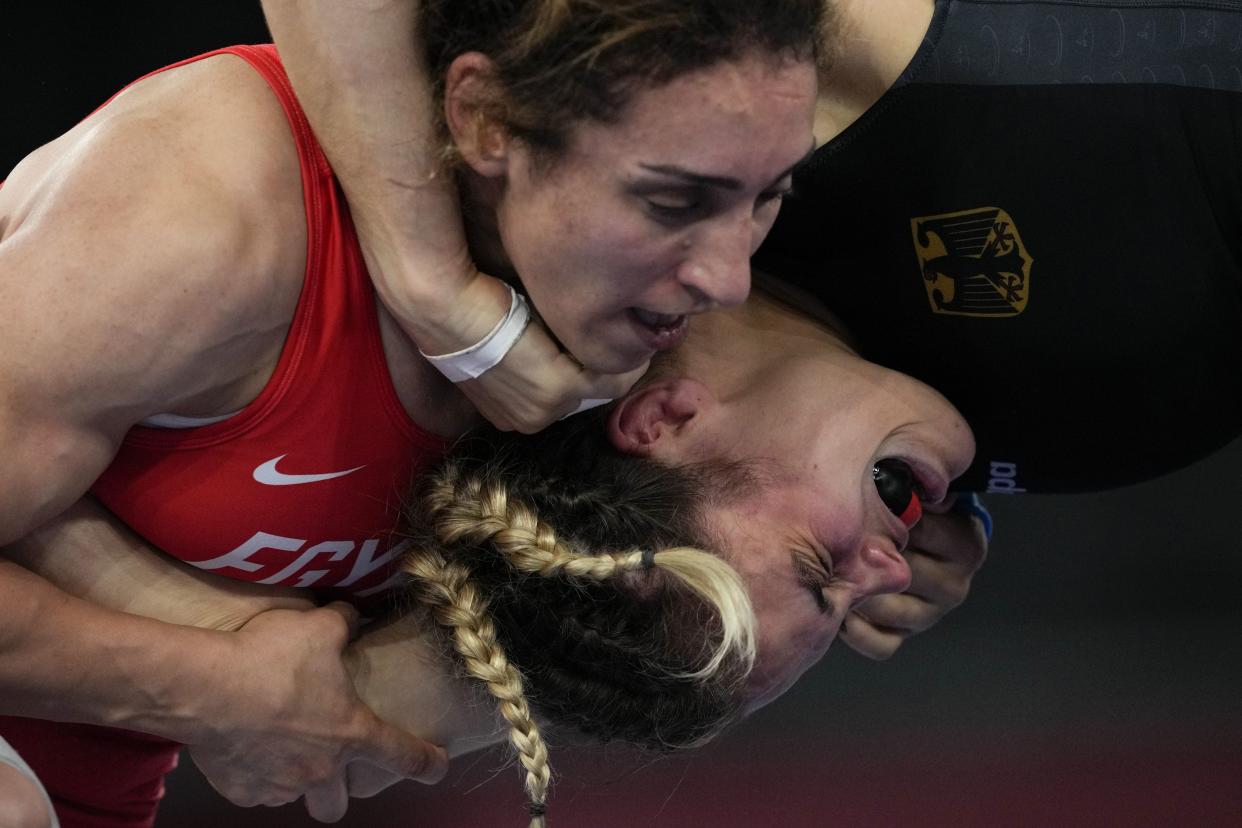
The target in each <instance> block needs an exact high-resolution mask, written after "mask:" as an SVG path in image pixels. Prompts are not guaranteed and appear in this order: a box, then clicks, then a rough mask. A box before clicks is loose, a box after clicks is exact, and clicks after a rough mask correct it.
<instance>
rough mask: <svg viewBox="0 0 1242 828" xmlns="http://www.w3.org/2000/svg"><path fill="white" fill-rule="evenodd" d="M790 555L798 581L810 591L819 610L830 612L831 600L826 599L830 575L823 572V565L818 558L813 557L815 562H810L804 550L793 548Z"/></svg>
mask: <svg viewBox="0 0 1242 828" xmlns="http://www.w3.org/2000/svg"><path fill="white" fill-rule="evenodd" d="M790 557H792V558H793V567H794V573H795V574H797V576H798V582H799V583H801V584H802V585H803V586H805V587H806V588H807V589H809V590H810V591H811V594H812V595H813V596H814V597H815V604H816V606H818V607H819V611H820V612H822V613H824V614H825V615H828V614H831V613H832V602H830V601H829V600H828V595H827V594H826V591H827V589H828V586H829V584H831V583H832V576H831V575H830V574H828V573H827V572H824V569H823V565H822V564H820V563H819V559H818V558H815V559H814V560H815V562H814V563H812V562H811V560H809V559H808V556H807V553H805V552H801V551H799V550H796V549H795V550H792V551H791V552H790Z"/></svg>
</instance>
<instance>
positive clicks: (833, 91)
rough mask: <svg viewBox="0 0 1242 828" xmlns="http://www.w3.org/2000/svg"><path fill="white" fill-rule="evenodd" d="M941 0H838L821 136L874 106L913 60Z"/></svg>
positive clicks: (818, 117) (820, 109)
mask: <svg viewBox="0 0 1242 828" xmlns="http://www.w3.org/2000/svg"><path fill="white" fill-rule="evenodd" d="M935 5H936V4H935V0H836V11H837V20H836V25H835V26H834V27H833V29H832V34H831V37H832V40H833V42H832V43H830V44H829V50H830V51H829V54H831V55H832V58H833V63H832V69H831V70H830V71H829V73H828V77H827V78H826V79H825V81H824V85H823V87H822V88H821V89H820V93H819V104H818V106H817V107H816V113H815V140H816V143H817V144H824V143H826V142H828V141H830V140H832V139H833V138H835V137H836V136H837V135H839V134H840V133H841V132H842V131H843V130H844V129H845V128H846V127H848V126H849V125H850V124H852V123H854V121H856V120H858V118H859V117H860V116H861V115H862V114H863V113H864V112H866V111H867V110H868V109H870V108H871V107H872V106H873V105H874V104H875V102H876V101H878V100H879V99H880V97H881V96H882V95H883V94H884V93H885V92H887V91H888V90H889V89H890V88H891V87H892V85H893V84H894V83H895V82H896V81H897V78H899V77H900V76H901V73H902V72H903V71H905V68H906V67H907V66H909V65H910V61H911V59H913V57H914V54H915V52H917V51H918V48H919V45H920V44H921V43H922V42H923V38H924V37H925V36H926V34H927V29H928V27H929V26H930V25H931V19H932V13H933V12H934V11H935Z"/></svg>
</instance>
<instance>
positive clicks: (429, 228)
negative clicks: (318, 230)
mask: <svg viewBox="0 0 1242 828" xmlns="http://www.w3.org/2000/svg"><path fill="white" fill-rule="evenodd" d="M263 10H264V12H265V14H266V15H267V21H268V27H269V28H270V29H271V31H272V35H273V37H274V38H275V40H276V44H277V46H278V48H279V49H280V54H281V59H282V61H283V63H284V65H285V69H286V71H287V72H288V73H289V77H290V79H291V81H292V82H293V86H294V88H295V90H296V91H297V94H298V99H299V101H300V102H301V104H302V106H303V109H304V110H305V111H306V114H307V117H308V118H309V119H310V122H311V125H312V126H313V127H314V129H315V134H316V137H317V138H318V139H319V142H320V144H321V145H322V146H323V149H324V152H325V153H326V154H327V156H328V159H329V160H330V161H331V162H332V166H333V170H334V172H335V173H336V175H337V178H338V179H339V180H340V182H341V186H342V188H343V189H344V190H345V194H346V196H347V197H348V200H349V204H350V210H351V213H352V215H353V219H354V223H355V225H356V226H357V229H358V234H359V238H360V240H361V241H362V245H363V250H364V253H365V254H366V257H367V262H368V265H369V266H370V268H371V271H372V276H373V277H374V278H375V280H376V286H377V287H378V288H379V289H380V292H381V294H382V295H384V298H385V300H386V301H388V302H389V304H390V305H392V306H393V307H394V309H395V310H396V311H397V313H398V314H399V315H400V316H401V318H402V322H403V324H405V325H407V327H412V328H413V330H412V331H411V332H412V333H414V334H416V335H417V336H420V337H421V336H424V335H425V336H428V337H432V338H434V336H435V335H436V334H437V333H438V331H437V330H428V329H429V328H432V327H433V326H434V327H435V328H439V327H440V326H441V325H448V326H449V327H456V326H459V325H461V322H462V321H461V320H452V319H447V317H448V316H451V315H452V314H453V313H460V312H461V311H462V310H464V309H470V308H472V307H477V305H478V303H477V302H472V303H460V302H455V301H453V299H454V298H455V297H456V296H457V295H458V293H459V292H460V291H461V290H463V289H465V288H466V287H467V285H468V284H469V283H470V282H471V281H472V280H473V278H474V277H475V276H476V275H477V271H476V270H475V269H474V267H473V265H472V263H471V261H470V257H469V253H468V251H467V248H466V241H465V235H464V233H463V231H462V226H461V218H460V211H459V209H458V207H457V195H456V190H455V182H454V178H453V176H452V175H451V174H449V173H448V172H447V171H445V170H443V169H441V163H440V158H441V146H442V143H443V141H442V138H441V133H440V130H439V128H438V127H437V123H438V120H439V119H438V118H437V117H436V110H435V103H434V100H433V96H432V93H431V84H430V81H429V79H428V77H427V72H426V68H425V66H424V65H423V61H422V56H421V54H420V52H419V49H418V43H419V41H418V38H417V34H416V28H417V12H418V3H417V0H264V3H263ZM493 304H495V303H483V308H482V314H481V316H482V317H484V318H481V319H480V320H479V325H480V326H481V330H480V331H479V336H481V335H482V334H483V333H486V332H487V330H489V329H490V327H491V325H494V324H495V322H496V320H495V318H494V316H495V311H494V309H493V307H492V305H493ZM412 308H416V309H417V311H418V313H417V316H418V318H417V319H415V318H411V315H410V314H408V313H404V312H403V311H405V310H406V309H412ZM465 327H469V325H466V326H465ZM460 332H464V328H462V331H460Z"/></svg>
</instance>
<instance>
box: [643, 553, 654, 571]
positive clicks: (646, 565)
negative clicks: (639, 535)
mask: <svg viewBox="0 0 1242 828" xmlns="http://www.w3.org/2000/svg"><path fill="white" fill-rule="evenodd" d="M655 556H656V552H655V550H654V549H644V550H643V569H651V568H652V567H653V566H655Z"/></svg>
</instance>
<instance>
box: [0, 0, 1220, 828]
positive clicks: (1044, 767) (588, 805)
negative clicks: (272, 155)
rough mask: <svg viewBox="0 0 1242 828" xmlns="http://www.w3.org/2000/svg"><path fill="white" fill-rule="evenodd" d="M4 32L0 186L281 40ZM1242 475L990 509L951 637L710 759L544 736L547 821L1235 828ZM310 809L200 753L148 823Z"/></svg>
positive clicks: (507, 787) (496, 797) (433, 799)
mask: <svg viewBox="0 0 1242 828" xmlns="http://www.w3.org/2000/svg"><path fill="white" fill-rule="evenodd" d="M0 20H3V22H2V23H0V113H3V115H0V175H4V174H5V173H6V172H7V170H8V169H10V168H11V167H12V166H13V165H14V164H15V163H16V162H17V160H19V159H20V158H21V156H22V155H24V154H25V153H26V152H28V151H30V150H31V149H33V148H34V147H36V146H38V145H39V144H41V143H43V142H44V141H46V140H49V139H50V138H52V137H54V136H55V135H57V134H59V133H60V132H62V131H64V130H65V129H67V128H68V127H69V126H71V125H72V124H73V123H74V122H75V121H77V120H78V119H80V118H81V117H83V116H85V115H86V114H88V113H89V112H90V110H91V109H93V108H94V107H95V106H97V105H98V104H99V103H101V102H102V101H103V100H104V99H106V98H107V97H108V96H109V95H110V94H111V93H113V92H115V91H116V90H117V89H119V88H120V87H121V86H122V85H123V84H124V83H126V82H128V81H130V80H132V79H133V78H135V77H137V76H139V75H141V74H143V73H144V72H147V71H149V70H151V69H155V68H157V67H159V66H161V65H164V64H166V63H170V62H172V61H174V60H177V59H179V58H182V57H187V56H190V55H192V54H195V53H198V52H201V51H205V50H207V49H210V48H213V47H216V46H222V45H226V44H229V43H238V42H257V41H262V40H264V39H266V32H265V30H264V28H263V23H262V17H261V15H260V13H259V10H258V4H257V2H253V3H252V2H241V0H233V2H211V3H209V2H202V0H194V1H193V2H162V3H156V2H126V3H105V2H98V3H90V2H82V3H45V4H40V5H39V6H38V7H37V10H36V9H35V8H34V7H33V6H22V5H19V4H17V3H9V2H6V3H5V4H4V16H3V17H2V18H0ZM1240 322H1242V321H1240ZM1240 369H1242V366H1240ZM1119 416H1124V411H1120V412H1119ZM1153 439H1161V435H1153ZM1239 461H1242V443H1235V444H1234V445H1233V446H1231V447H1230V448H1229V449H1227V450H1225V451H1223V452H1221V453H1218V454H1217V455H1216V456H1214V457H1212V458H1209V459H1208V460H1206V461H1204V462H1202V463H1200V464H1198V465H1197V466H1194V467H1192V468H1190V469H1187V470H1184V471H1182V472H1179V473H1177V474H1175V475H1171V476H1169V477H1167V478H1165V479H1162V480H1158V481H1153V482H1151V483H1148V484H1144V485H1142V486H1137V487H1132V488H1130V489H1126V490H1121V491H1116V492H1109V493H1104V494H1098V495H1079V496H1073V497H1069V496H1064V497H1062V496H1058V497H1052V496H1039V497H1036V496H1030V495H1025V496H1019V497H1016V498H1003V497H1000V496H994V497H992V498H991V500H990V501H989V505H991V507H992V509H993V512H994V514H995V516H996V519H997V520H996V522H997V530H996V536H995V538H994V540H993V548H992V555H991V559H990V560H989V562H988V564H987V565H986V566H985V567H984V569H983V571H982V572H981V573H980V575H979V576H978V578H977V579H976V582H975V588H974V592H973V594H972V596H971V598H970V600H969V601H968V602H967V603H966V605H965V606H963V607H962V608H961V609H960V610H958V611H957V612H955V613H954V614H953V615H952V616H951V617H950V618H949V619H948V620H947V621H945V622H944V623H942V624H941V625H940V626H939V627H937V628H936V629H934V630H932V631H930V632H928V633H926V634H924V635H923V636H921V637H919V638H918V639H916V640H915V641H914V642H913V643H911V644H909V645H908V646H907V647H906V648H905V649H904V650H903V651H902V652H901V653H899V654H898V655H897V656H896V657H895V658H894V659H893V660H892V661H890V662H888V663H885V664H875V663H872V662H868V661H866V660H864V659H862V658H859V657H857V656H855V655H854V654H852V653H851V652H849V651H848V650H847V649H846V648H844V647H838V648H836V649H834V650H833V651H832V652H831V653H830V654H829V656H828V657H827V659H825V661H824V663H823V664H821V665H820V666H819V667H817V668H816V669H815V670H813V671H812V672H811V673H810V674H809V675H808V676H807V678H806V679H804V680H803V681H802V683H801V684H800V685H799V686H798V687H797V688H795V689H794V690H793V691H792V692H790V693H789V694H788V695H787V696H786V697H785V698H783V699H781V700H780V701H779V702H777V703H776V704H774V705H773V706H771V707H770V708H768V709H766V710H764V711H761V712H760V713H759V714H757V715H755V716H753V717H752V718H751V719H749V720H748V721H747V722H745V723H743V725H742V726H740V727H739V728H737V729H736V730H735V731H733V732H731V733H730V734H728V735H726V736H725V737H724V738H723V739H722V740H720V741H719V742H718V743H716V744H715V745H712V746H710V747H708V748H706V749H703V750H699V751H695V752H692V753H686V754H680V755H676V756H672V757H665V758H659V759H655V758H652V757H644V756H640V755H637V754H634V753H631V752H629V751H626V750H622V749H617V748H607V749H602V750H601V749H596V750H590V751H587V750H581V749H568V748H565V747H563V746H561V747H558V746H557V745H555V744H554V745H553V752H552V761H553V768H554V770H555V771H556V772H557V773H558V781H557V783H556V788H555V792H554V796H553V799H552V811H551V814H550V816H551V817H552V825H553V826H566V825H572V826H579V825H591V826H601V828H609V827H610V826H637V825H659V826H694V825H712V826H751V825H756V826H759V825H782V826H791V827H792V828H799V827H800V826H825V825H832V826H897V825H925V826H941V825H944V826H956V825H963V826H973V825H977V826H1028V825H1029V826H1058V825H1069V826H1077V825H1083V826H1113V825H1115V826H1183V825H1184V826H1232V825H1242V703H1240V702H1239V688H1240V687H1242V647H1239V642H1238V637H1239V633H1242V601H1239V599H1238V591H1239V586H1240V585H1242V557H1240V556H1239V551H1240V547H1242V544H1240V543H1239V541H1238V540H1237V532H1236V528H1235V527H1236V526H1237V525H1238V523H1239V521H1240V519H1242V504H1239V502H1238V499H1239V494H1240V493H1242V485H1239V482H1240V475H1239V472H1238V463H1239ZM1084 462H1090V458H1089V457H1087V458H1084ZM520 803H521V795H520V779H519V775H518V773H517V771H516V770H514V769H513V767H512V766H511V765H510V764H509V763H508V761H507V756H506V755H505V754H504V752H503V751H499V750H497V751H492V752H488V753H484V754H479V755H476V756H472V757H466V758H465V759H462V760H459V761H458V762H457V763H456V765H455V766H454V769H453V771H452V772H451V773H450V775H449V778H448V779H447V780H446V781H445V782H444V783H442V784H441V785H439V786H438V787H436V788H423V787H421V786H418V785H414V784H407V785H401V786H398V787H397V788H395V789H392V790H390V791H388V792H386V793H385V794H383V795H381V796H380V797H377V798H376V799H373V800H369V801H360V802H357V803H355V805H354V806H353V808H352V809H351V812H350V815H349V816H348V817H347V818H346V819H345V820H344V821H343V822H342V823H341V824H342V825H345V826H350V828H389V826H391V827H392V828H397V826H401V828H406V827H407V826H409V827H410V828H413V826H420V825H427V826H433V825H434V826H445V827H446V828H455V827H456V826H462V827H463V828H464V827H465V826H477V825H524V824H525V820H524V818H523V814H522V810H521V804H520ZM299 808H300V806H290V807H287V808H283V809H279V810H275V811H272V810H265V809H255V810H243V809H239V808H234V807H232V806H230V805H228V804H227V803H224V802H223V801H222V800H220V799H219V798H218V797H217V796H216V795H215V794H214V793H213V792H212V791H211V790H210V789H209V788H208V787H207V786H206V784H205V783H204V782H203V781H202V779H201V777H199V776H198V775H197V773H196V772H195V771H194V770H193V767H192V764H191V763H190V762H189V761H188V760H185V761H183V767H182V769H181V770H180V771H178V772H177V774H175V775H174V776H173V777H172V779H171V780H170V782H169V795H168V799H167V801H166V804H165V806H164V808H163V810H162V813H161V817H160V820H159V823H158V825H159V826H162V827H163V828H200V826H201V828H208V827H209V826H210V827H211V828H215V827H216V826H221V825H229V826H235V828H245V827H246V826H251V825H254V826H309V825H314V824H317V823H312V822H311V821H310V820H309V819H307V818H306V817H305V816H304V815H302V814H301V812H300V810H299Z"/></svg>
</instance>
